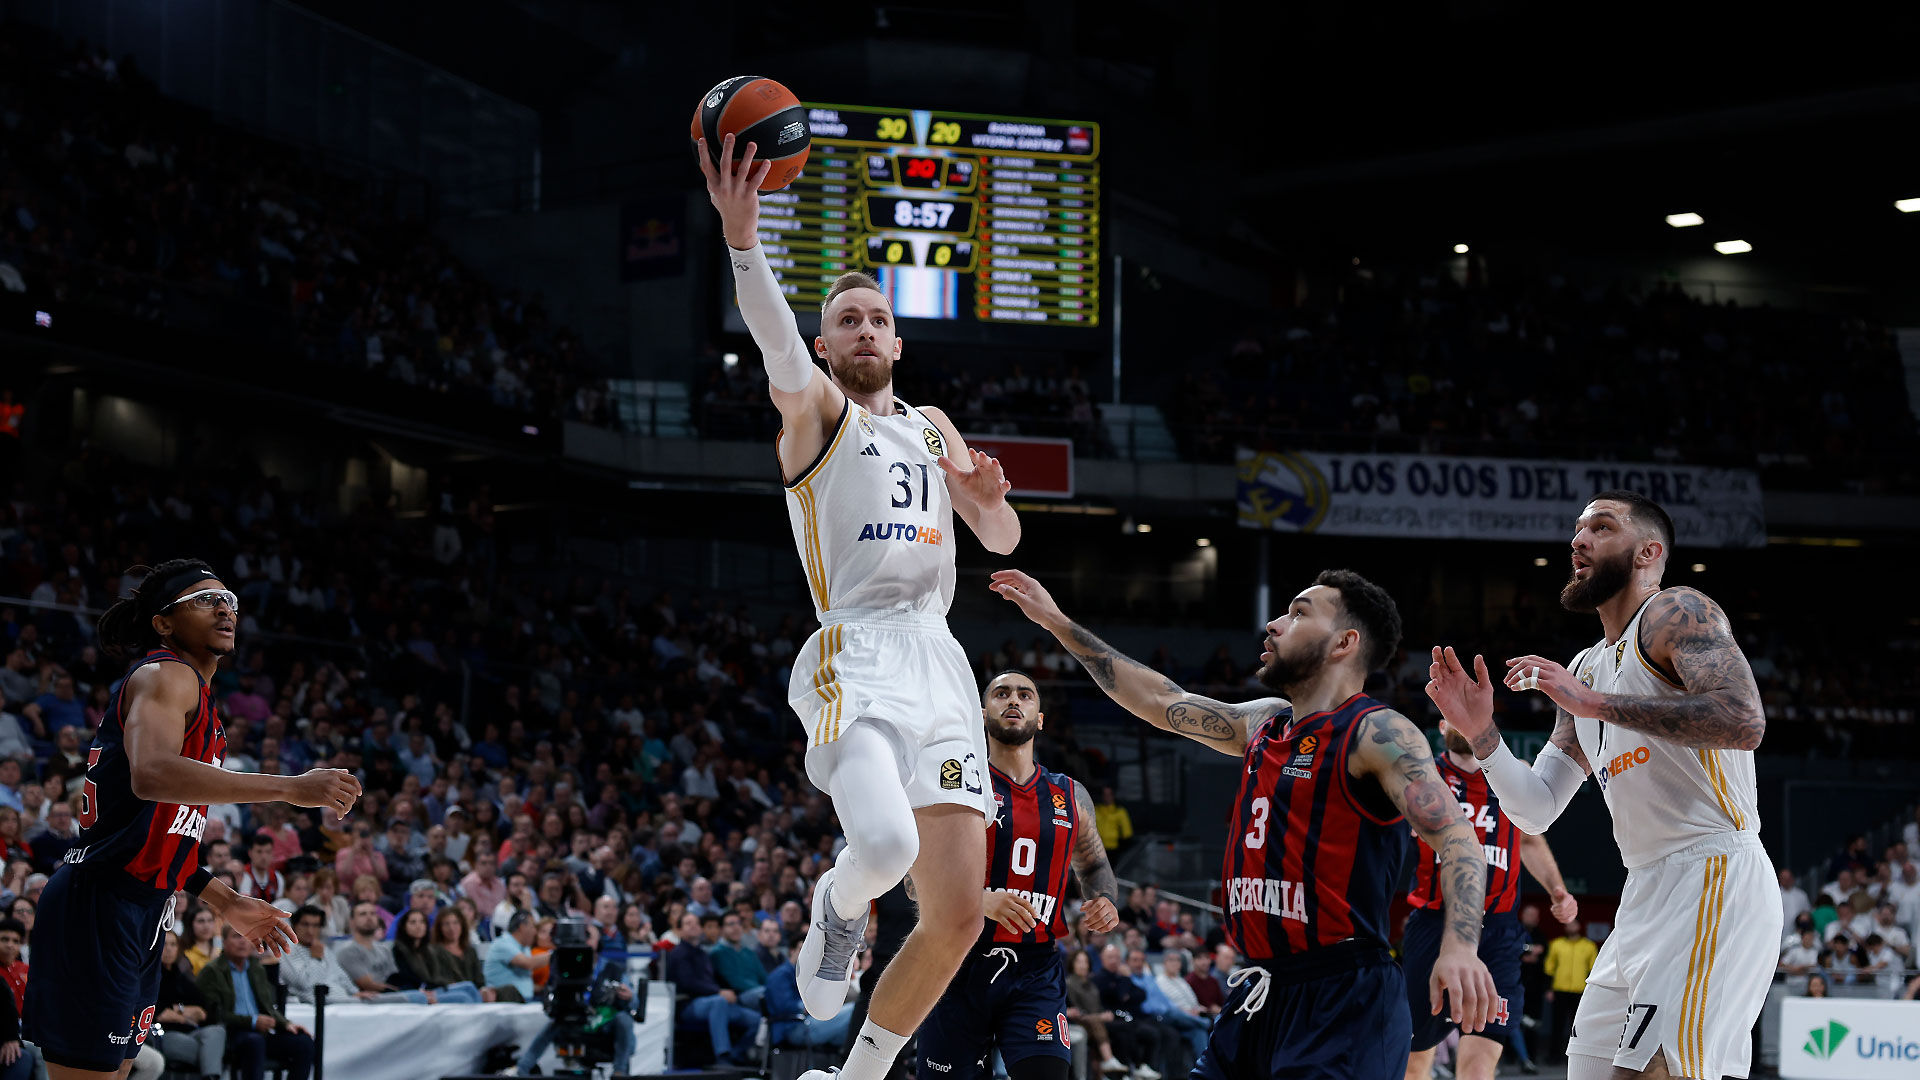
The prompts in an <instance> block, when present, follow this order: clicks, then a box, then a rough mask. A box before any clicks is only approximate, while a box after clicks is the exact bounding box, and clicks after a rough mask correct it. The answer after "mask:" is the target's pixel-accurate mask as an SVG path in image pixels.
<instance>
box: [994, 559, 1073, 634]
mask: <svg viewBox="0 0 1920 1080" xmlns="http://www.w3.org/2000/svg"><path fill="white" fill-rule="evenodd" d="M987 588H989V589H992V590H993V591H994V592H997V593H999V594H1000V595H1001V596H1004V597H1006V598H1007V599H1009V600H1011V601H1013V602H1014V603H1015V604H1018V605H1019V606H1020V610H1021V611H1022V612H1023V613H1024V614H1025V615H1026V616H1027V618H1029V619H1032V620H1033V621H1034V622H1036V623H1039V624H1040V625H1041V626H1044V627H1047V628H1048V629H1052V628H1053V627H1056V626H1065V625H1066V624H1067V616H1066V614H1065V613H1064V612H1062V611H1061V610H1060V605H1059V604H1056V603H1054V602H1053V594H1052V593H1050V592H1048V591H1047V590H1046V587H1045V586H1043V585H1041V584H1040V583H1039V582H1037V581H1035V580H1033V578H1031V577H1028V576H1027V575H1026V574H1023V573H1021V572H1020V571H1018V570H995V571H994V572H993V574H992V576H991V578H990V584H988V586H987Z"/></svg>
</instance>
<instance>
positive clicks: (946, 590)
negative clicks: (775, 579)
mask: <svg viewBox="0 0 1920 1080" xmlns="http://www.w3.org/2000/svg"><path fill="white" fill-rule="evenodd" d="M818 377H820V376H816V378H818ZM894 410H895V411H894V413H893V414H892V415H891V416H874V415H873V414H871V413H869V412H868V411H867V410H865V409H863V408H861V407H860V406H858V405H856V404H854V403H853V402H852V401H851V400H849V401H848V402H847V403H846V405H845V406H844V407H843V408H842V409H841V411H840V420H839V422H838V423H836V424H835V425H834V427H833V429H832V430H831V431H830V432H828V434H827V444H826V447H825V448H824V449H822V450H821V451H820V456H819V457H818V458H817V459H815V460H814V462H813V463H812V464H811V465H809V466H808V467H807V469H806V471H804V472H802V473H801V474H800V475H798V476H795V477H791V478H788V480H787V483H786V488H787V517H788V519H789V520H790V521H791V522H792V523H793V542H794V544H795V545H796V546H797V547H798V548H799V549H800V562H801V565H802V566H804V567H805V569H806V574H807V589H808V591H809V592H811V593H812V594H813V609H814V614H815V616H816V617H818V616H820V615H823V614H825V613H826V612H828V611H837V610H843V609H863V608H864V609H893V610H907V611H913V612H919V613H923V614H929V615H938V616H942V617H944V616H945V615H946V613H947V609H948V608H949V607H951V606H952V604H953V587H954V569H953V555H954V547H953V504H952V502H951V501H950V500H949V499H948V498H947V483H946V474H945V473H943V472H941V470H940V465H939V459H940V457H941V456H942V455H944V454H946V453H947V445H946V439H945V437H944V436H943V435H942V434H941V433H940V428H939V427H938V426H937V425H935V424H934V422H933V421H932V420H931V419H929V418H928V417H927V415H926V414H925V413H923V412H921V411H920V410H919V409H916V408H914V407H913V406H911V405H907V404H905V403H903V402H899V401H895V402H894ZM782 435H783V436H784V435H785V432H782ZM776 446H777V443H776Z"/></svg>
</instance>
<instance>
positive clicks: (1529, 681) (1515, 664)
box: [1507, 655, 1593, 716]
mask: <svg viewBox="0 0 1920 1080" xmlns="http://www.w3.org/2000/svg"><path fill="white" fill-rule="evenodd" d="M1507 689H1509V690H1538V691H1540V692H1541V693H1543V694H1545V695H1547V696H1548V697H1549V698H1552V699H1553V703H1554V704H1555V705H1558V706H1560V707H1561V708H1563V709H1565V710H1567V712H1569V713H1572V714H1573V715H1574V716H1590V715H1592V714H1593V710H1592V709H1591V708H1589V707H1586V705H1585V695H1586V694H1587V693H1588V690H1587V687H1586V684H1585V683H1582V682H1581V681H1580V680H1579V679H1576V678H1574V677H1573V672H1571V671H1568V670H1567V669H1566V668H1563V667H1561V666H1560V665H1559V664H1556V663H1554V662H1553V661H1551V660H1548V659H1546V658H1545V657H1540V656H1532V655H1528V656H1516V657H1514V658H1513V659H1511V660H1509V661H1507Z"/></svg>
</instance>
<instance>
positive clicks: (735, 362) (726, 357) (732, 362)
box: [720, 352, 740, 367]
mask: <svg viewBox="0 0 1920 1080" xmlns="http://www.w3.org/2000/svg"><path fill="white" fill-rule="evenodd" d="M720 362H721V363H722V364H724V365H726V366H727V367H738V366H739V365H740V354H739V353H737V352H730V353H722V354H721V356H720Z"/></svg>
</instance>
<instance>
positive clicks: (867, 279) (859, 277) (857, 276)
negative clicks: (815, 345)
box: [820, 270, 880, 319]
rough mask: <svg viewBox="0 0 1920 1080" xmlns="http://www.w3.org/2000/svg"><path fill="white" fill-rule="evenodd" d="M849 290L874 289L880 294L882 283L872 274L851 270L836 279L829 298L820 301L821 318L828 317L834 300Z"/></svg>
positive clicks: (829, 291)
mask: <svg viewBox="0 0 1920 1080" xmlns="http://www.w3.org/2000/svg"><path fill="white" fill-rule="evenodd" d="M848 289H872V290H873V291H874V292H880V283H879V282H878V281H876V280H874V278H873V275H872V274H863V273H861V272H860V271H858V270H850V271H848V272H846V273H844V274H841V275H840V276H839V277H837V278H834V279H833V287H832V288H830V289H828V290H827V298H826V299H825V300H822V301H820V317H821V318H823V319H824V318H826V317H827V309H828V308H829V307H832V306H833V298H834V297H836V296H839V295H840V294H841V293H843V292H846V291H847V290H848Z"/></svg>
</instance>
